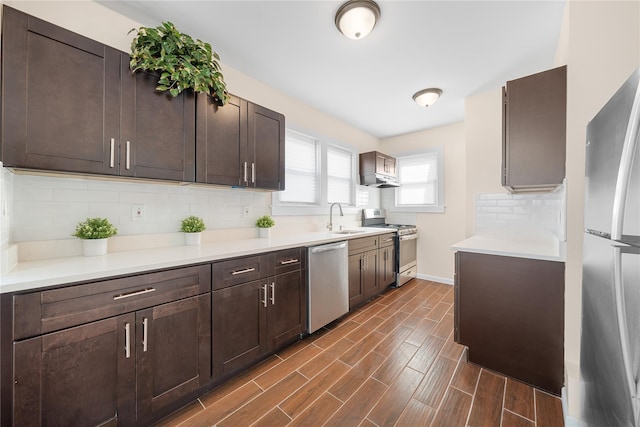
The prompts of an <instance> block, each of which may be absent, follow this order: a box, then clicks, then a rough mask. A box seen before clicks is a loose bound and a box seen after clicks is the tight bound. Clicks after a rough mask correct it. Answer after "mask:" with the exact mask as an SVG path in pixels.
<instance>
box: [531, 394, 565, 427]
mask: <svg viewBox="0 0 640 427" xmlns="http://www.w3.org/2000/svg"><path fill="white" fill-rule="evenodd" d="M535 402H536V427H558V426H563V425H564V418H563V417H562V402H561V401H560V399H559V398H557V397H555V396H551V395H550V394H547V393H545V392H543V391H540V390H535Z"/></svg>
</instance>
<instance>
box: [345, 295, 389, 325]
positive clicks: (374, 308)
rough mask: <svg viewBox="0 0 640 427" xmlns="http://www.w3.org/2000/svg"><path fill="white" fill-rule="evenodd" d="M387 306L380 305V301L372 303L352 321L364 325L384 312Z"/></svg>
mask: <svg viewBox="0 0 640 427" xmlns="http://www.w3.org/2000/svg"><path fill="white" fill-rule="evenodd" d="M385 307H386V306H384V305H382V304H380V303H379V300H375V301H371V302H370V303H369V304H367V305H365V306H364V307H363V308H362V309H361V310H359V311H358V313H357V315H356V316H354V317H352V318H351V320H352V321H354V322H356V323H360V324H362V323H364V322H366V321H367V320H369V319H370V318H372V317H375V316H376V315H377V314H378V312H380V311H381V310H383V309H384V308H385Z"/></svg>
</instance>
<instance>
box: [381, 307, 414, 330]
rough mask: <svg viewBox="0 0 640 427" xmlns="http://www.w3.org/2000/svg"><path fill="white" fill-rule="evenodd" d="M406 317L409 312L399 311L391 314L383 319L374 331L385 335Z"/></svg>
mask: <svg viewBox="0 0 640 427" xmlns="http://www.w3.org/2000/svg"><path fill="white" fill-rule="evenodd" d="M407 317H409V314H408V313H405V312H404V311H401V312H399V313H397V314H396V315H395V316H391V317H389V318H388V319H387V320H385V321H384V323H382V324H381V325H380V326H378V327H377V328H376V331H378V332H381V333H383V334H385V335H386V334H389V333H391V332H392V331H393V330H394V329H396V328H397V327H398V326H400V325H402V322H404V320H405V319H406V318H407Z"/></svg>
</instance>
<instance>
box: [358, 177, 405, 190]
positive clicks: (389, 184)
mask: <svg viewBox="0 0 640 427" xmlns="http://www.w3.org/2000/svg"><path fill="white" fill-rule="evenodd" d="M360 185H366V186H367V187H376V188H393V187H400V184H399V183H398V180H397V178H396V177H393V176H388V175H382V174H379V173H374V174H371V175H360Z"/></svg>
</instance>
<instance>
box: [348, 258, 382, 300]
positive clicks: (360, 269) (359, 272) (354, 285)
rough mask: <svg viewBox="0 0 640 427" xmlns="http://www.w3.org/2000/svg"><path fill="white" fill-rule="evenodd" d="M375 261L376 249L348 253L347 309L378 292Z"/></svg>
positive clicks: (376, 259)
mask: <svg viewBox="0 0 640 427" xmlns="http://www.w3.org/2000/svg"><path fill="white" fill-rule="evenodd" d="M377 263H378V251H377V250H374V251H368V252H363V253H361V254H357V255H349V310H351V309H353V308H354V307H357V306H358V305H360V304H362V303H363V302H365V301H367V300H368V299H370V298H372V297H374V296H376V295H377V294H378V293H380V289H379V288H378V281H377V277H376V276H377V271H376V264H377Z"/></svg>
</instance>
